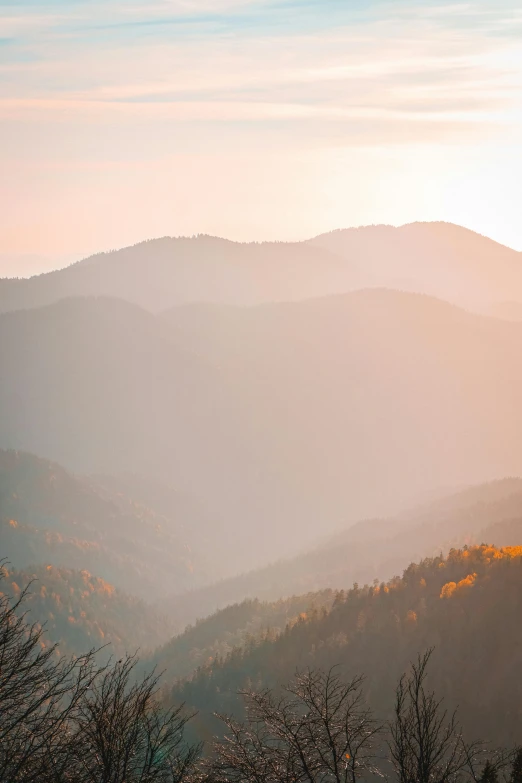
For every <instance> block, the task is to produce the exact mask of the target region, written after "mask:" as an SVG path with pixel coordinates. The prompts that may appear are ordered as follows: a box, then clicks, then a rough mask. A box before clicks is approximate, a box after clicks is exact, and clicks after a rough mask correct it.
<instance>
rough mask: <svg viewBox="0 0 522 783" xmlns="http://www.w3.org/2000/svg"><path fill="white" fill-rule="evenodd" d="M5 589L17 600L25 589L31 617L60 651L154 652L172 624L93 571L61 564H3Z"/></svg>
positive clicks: (24, 609) (109, 653) (46, 641)
mask: <svg viewBox="0 0 522 783" xmlns="http://www.w3.org/2000/svg"><path fill="white" fill-rule="evenodd" d="M4 571H5V578H4V581H3V589H4V590H7V591H9V593H10V594H11V595H12V596H13V598H15V599H17V598H19V597H20V594H21V592H22V591H23V590H27V597H26V599H25V602H24V604H23V611H24V612H26V617H27V620H28V621H29V622H31V623H36V624H37V625H39V626H44V627H45V634H44V636H43V640H44V642H45V643H46V644H47V645H52V644H55V643H57V644H58V645H59V650H60V654H73V655H82V654H83V653H85V652H88V651H89V650H91V649H93V648H95V649H99V648H102V647H103V648H104V649H103V651H102V652H101V656H102V657H103V658H108V657H109V656H115V657H121V656H122V655H124V654H125V653H129V654H132V653H134V652H136V650H137V649H138V648H141V649H142V650H150V649H152V648H153V647H156V646H157V645H158V644H160V643H161V642H162V640H163V639H165V637H166V636H167V635H168V632H169V625H168V623H167V622H166V620H165V618H164V617H162V616H161V615H159V614H158V613H157V612H156V611H155V610H154V609H153V608H152V607H151V606H149V605H147V604H146V603H144V602H143V601H141V600H140V599H137V598H134V597H132V596H129V595H127V594H126V593H124V592H123V591H121V590H117V589H116V588H115V587H114V586H113V585H111V584H109V583H108V582H106V581H105V580H104V579H101V578H100V577H96V576H93V575H92V574H90V573H89V572H88V571H85V570H83V571H73V570H71V569H67V568H58V567H56V566H51V565H47V566H37V567H34V568H24V569H13V568H11V567H10V566H9V565H7V566H4Z"/></svg>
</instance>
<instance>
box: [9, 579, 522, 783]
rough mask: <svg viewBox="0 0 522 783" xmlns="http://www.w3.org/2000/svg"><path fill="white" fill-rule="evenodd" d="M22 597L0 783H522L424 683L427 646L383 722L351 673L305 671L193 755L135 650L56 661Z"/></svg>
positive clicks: (181, 716) (225, 719)
mask: <svg viewBox="0 0 522 783" xmlns="http://www.w3.org/2000/svg"><path fill="white" fill-rule="evenodd" d="M5 575H6V570H5V568H3V567H2V568H0V586H1V582H2V579H3V578H4V577H5ZM26 594H27V593H26V592H22V594H21V595H20V596H19V598H18V599H16V600H12V599H10V598H9V596H8V595H6V594H4V593H0V783H358V781H363V780H368V781H372V780H374V779H376V778H378V777H381V778H386V779H389V780H391V781H396V783H522V750H518V751H512V752H508V751H506V750H494V749H492V748H490V747H489V746H488V745H486V744H485V743H483V742H479V741H473V742H470V741H469V740H468V739H467V738H466V737H465V734H464V732H463V730H462V727H461V726H460V724H459V721H458V718H457V715H456V713H449V712H448V711H447V710H446V708H445V706H444V704H443V702H442V700H440V699H438V698H437V696H436V695H435V693H434V692H433V691H431V690H430V689H429V687H428V685H427V668H428V664H429V660H430V656H431V651H428V652H427V653H426V654H425V655H423V656H419V658H418V660H417V661H416V662H415V663H414V664H413V665H412V667H411V670H410V672H409V673H408V674H406V675H404V676H403V677H402V678H401V680H400V682H399V684H398V686H397V689H396V698H395V704H394V712H393V717H392V719H391V720H390V721H389V722H380V721H378V720H377V719H376V718H375V716H374V715H373V714H372V711H371V710H370V709H369V707H368V705H367V703H366V700H365V697H364V693H363V685H364V680H363V678H362V677H354V678H352V679H351V680H348V681H345V680H344V679H343V678H342V676H341V674H340V671H339V670H338V669H335V668H334V669H332V670H330V671H328V672H324V671H320V670H313V669H310V670H307V671H304V672H301V673H297V674H296V675H295V677H294V678H293V680H292V681H291V682H290V683H289V684H288V685H287V686H286V688H284V689H283V690H282V691H281V692H280V691H276V690H273V689H265V690H261V691H259V690H257V691H256V690H249V691H245V692H243V698H244V703H245V718H244V720H242V721H240V720H237V719H235V718H233V717H229V716H220V717H221V720H222V725H223V728H224V736H223V737H221V738H216V739H215V741H214V743H213V744H212V745H211V747H209V748H208V749H207V752H206V753H205V754H203V755H202V754H201V752H200V751H201V748H200V747H199V746H196V745H192V746H191V745H189V744H188V743H187V742H186V741H185V738H184V730H185V727H186V724H187V721H188V720H189V719H190V716H189V715H187V714H186V713H185V711H184V709H183V707H180V706H178V707H174V708H170V709H166V708H165V707H164V706H163V704H162V699H161V693H160V690H159V678H158V676H157V675H156V674H155V673H152V674H148V675H145V676H142V677H140V676H139V675H138V673H137V669H136V664H137V659H136V658H135V657H133V656H131V657H126V658H123V659H121V660H118V661H116V662H111V663H109V664H108V665H106V666H102V667H100V666H98V665H97V662H96V653H95V651H91V652H89V653H87V654H86V655H84V656H81V657H78V658H74V659H73V658H65V657H61V656H60V654H59V650H58V649H57V647H56V646H53V647H46V646H45V644H44V636H43V631H42V628H41V627H39V626H37V625H30V624H29V623H28V622H27V618H26V616H25V615H24V614H23V602H24V599H25V597H26Z"/></svg>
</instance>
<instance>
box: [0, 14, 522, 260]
mask: <svg viewBox="0 0 522 783" xmlns="http://www.w3.org/2000/svg"><path fill="white" fill-rule="evenodd" d="M0 171H1V172H2V176H1V177H0V201H1V207H2V215H3V220H2V221H1V222H0V275H2V274H3V275H12V274H26V273H34V272H35V271H39V270H44V269H46V268H50V267H52V266H57V265H60V264H63V263H67V262H69V261H70V260H71V259H73V258H79V257H82V256H84V255H88V254H90V253H93V252H97V251H99V250H108V249H111V248H117V247H122V246H125V245H129V244H133V243H135V242H138V241H141V240H144V239H147V238H151V237H157V236H165V235H169V236H178V235H192V234H196V233H208V234H214V235H219V236H226V237H229V238H231V239H237V240H264V239H281V240H295V239H302V238H306V237H310V236H313V235H315V234H318V233H321V232H323V231H328V230H331V229H334V228H344V227H348V226H357V225H366V224H372V223H390V224H394V225H400V224H403V223H408V222H412V221H415V220H448V221H452V222H455V223H459V224H461V225H465V226H467V227H469V228H472V229H474V230H476V231H479V232H480V233H482V234H486V235H488V236H491V237H493V238H494V239H496V240H498V241H500V242H503V243H505V244H507V245H510V246H511V247H515V248H516V249H518V250H522V220H521V219H520V215H521V214H522V187H521V184H520V183H521V182H522V6H521V5H520V2H519V0H492V1H491V2H486V1H485V0H471V1H470V2H438V0H432V1H431V2H420V1H417V2H413V0H265V1H259V0H257V1H256V0H147V2H145V1H144V0H127V2H123V1H122V0H103V2H99V1H98V0H45V1H43V0H0ZM28 270H30V271H28Z"/></svg>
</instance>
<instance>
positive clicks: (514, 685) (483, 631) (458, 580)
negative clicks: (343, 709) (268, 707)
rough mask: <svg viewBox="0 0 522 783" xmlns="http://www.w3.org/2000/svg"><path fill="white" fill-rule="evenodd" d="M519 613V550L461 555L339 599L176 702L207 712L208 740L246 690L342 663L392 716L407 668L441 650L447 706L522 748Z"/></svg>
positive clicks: (438, 670) (236, 657) (201, 679)
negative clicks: (218, 718) (362, 678)
mask: <svg viewBox="0 0 522 783" xmlns="http://www.w3.org/2000/svg"><path fill="white" fill-rule="evenodd" d="M347 556H349V554H348V553H347ZM521 612H522V548H521V547H511V548H504V549H497V548H495V547H492V546H487V545H483V546H477V547H469V548H464V549H460V550H453V551H451V552H450V554H449V555H448V557H447V558H443V557H435V558H430V559H427V560H423V561H421V562H420V563H418V564H412V565H411V566H409V567H408V568H407V569H406V571H405V572H404V575H403V576H402V577H401V578H399V577H397V578H394V579H392V580H391V581H389V582H388V583H381V584H375V585H373V586H369V587H368V586H366V587H360V586H355V587H354V588H353V589H351V590H349V591H348V592H340V593H339V594H338V595H337V598H336V600H335V602H334V605H333V608H332V609H331V611H330V612H327V613H325V612H312V613H310V614H308V615H307V616H306V617H301V618H300V619H299V621H298V622H297V623H295V624H293V625H291V626H289V627H288V628H287V629H286V630H285V631H284V632H283V633H282V634H280V635H279V636H278V637H277V638H276V639H273V638H259V640H258V642H257V644H255V645H250V646H249V647H248V648H246V649H243V650H237V651H235V652H233V653H231V654H230V655H229V656H227V658H225V660H220V661H214V662H213V663H211V664H209V665H207V666H203V667H201V669H200V670H199V671H198V672H197V674H196V675H195V676H194V677H193V678H192V679H191V680H190V681H187V682H186V683H184V684H183V685H180V686H176V687H175V688H174V690H173V692H172V694H171V696H172V697H173V698H182V699H184V700H186V701H187V703H188V704H189V705H191V706H194V707H196V708H197V709H198V710H199V716H198V722H199V728H200V730H201V731H202V733H203V734H204V735H206V736H209V735H210V734H211V733H212V732H213V731H214V730H215V729H216V725H217V724H216V723H215V722H214V719H213V718H212V713H213V712H214V711H219V712H227V711H237V710H239V709H240V706H239V701H238V698H237V695H236V693H237V690H238V689H239V688H241V687H245V686H247V685H248V686H250V685H253V686H254V687H263V686H264V685H273V684H277V683H278V682H281V683H282V682H285V681H288V680H289V679H290V677H291V676H292V674H293V672H294V670H295V668H296V667H307V666H319V667H322V668H326V669H328V668H329V667H331V666H334V665H338V664H339V665H341V667H342V671H343V672H345V673H346V674H348V675H353V674H355V673H364V674H366V676H367V682H366V690H367V693H368V697H369V700H370V703H371V704H372V706H373V707H375V709H376V710H378V711H379V712H380V714H385V712H386V710H387V709H389V705H390V703H391V701H392V698H391V694H392V693H393V689H394V687H395V684H396V681H397V679H398V677H399V675H400V674H401V673H402V672H403V671H404V670H405V669H406V668H407V666H408V663H409V661H411V660H414V659H415V658H416V656H417V654H418V653H419V652H423V651H425V650H426V649H427V648H430V647H431V646H434V647H435V654H434V656H433V661H432V664H431V669H432V671H431V676H432V683H433V685H434V686H435V687H436V689H437V691H438V692H439V693H440V695H442V696H444V697H445V698H446V700H447V704H448V707H449V708H451V707H455V706H456V705H457V704H458V705H460V714H461V718H462V720H463V723H464V725H466V726H467V727H469V731H470V732H472V734H473V735H474V736H485V737H488V738H490V739H492V740H496V741H499V742H503V743H506V742H519V741H520V736H521V734H522V707H521V705H522V678H521V677H520V667H521V665H522V624H521V623H520V617H521Z"/></svg>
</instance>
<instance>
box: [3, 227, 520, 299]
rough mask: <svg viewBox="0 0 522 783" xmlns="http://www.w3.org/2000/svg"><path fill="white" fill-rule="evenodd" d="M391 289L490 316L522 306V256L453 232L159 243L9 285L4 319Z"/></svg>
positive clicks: (375, 231)
mask: <svg viewBox="0 0 522 783" xmlns="http://www.w3.org/2000/svg"><path fill="white" fill-rule="evenodd" d="M364 287H391V288H398V289H403V290H409V291H416V292H419V293H426V294H430V295H432V296H439V297H442V298H444V299H448V300H450V301H452V302H455V303H457V304H461V305H464V306H467V307H475V308H477V307H478V308H480V309H484V308H485V307H489V306H491V305H494V304H496V303H498V302H504V301H505V300H508V299H509V300H515V301H517V302H522V261H521V256H520V253H517V252H516V251H514V250H511V249H510V248H507V247H504V246H502V245H499V244H498V243H496V242H493V241H492V240H490V239H487V238H486V237H483V236H480V235H479V234H476V233H474V232H472V231H468V230H467V229H464V228H461V227H460V226H455V225H451V224H447V223H414V224H411V225H406V226H402V227H401V228H393V227H392V226H367V227H364V228H358V229H348V230H344V231H334V232H332V233H330V234H325V235H322V236H319V237H316V238H314V239H311V240H309V241H305V242H294V243H285V242H264V243H261V244H258V243H244V244H241V243H237V242H230V241H227V240H224V239H219V238H217V237H209V236H198V237H193V238H177V239H174V238H170V237H164V238H163V239H155V240H151V241H148V242H142V243H140V244H138V245H135V246H134V247H128V248H123V249H121V250H117V251H113V252H110V253H100V254H98V255H96V256H92V257H90V258H87V259H85V260H83V261H80V262H78V263H76V264H73V265H72V266H70V267H67V268H66V269H61V270H58V271H56V272H50V273H47V274H43V275H39V276H36V277H33V278H30V279H29V280H0V312H7V311H9V310H18V309H21V308H29V307H41V306H42V305H46V304H52V303H53V302H56V301H58V300H59V299H62V298H64V297H71V296H74V297H77V296H113V297H118V298H122V299H126V300H128V301H129V302H134V303H135V304H139V305H141V306H142V307H145V308H146V309H149V310H153V311H160V310H163V309H166V308H168V307H172V306H174V305H180V304H187V303H193V302H213V303H216V304H236V305H252V304H260V303H262V302H274V301H289V300H294V301H295V300H301V299H307V298H309V297H312V296H322V295H327V294H338V293H345V292H347V291H351V290H354V289H357V288H364Z"/></svg>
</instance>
